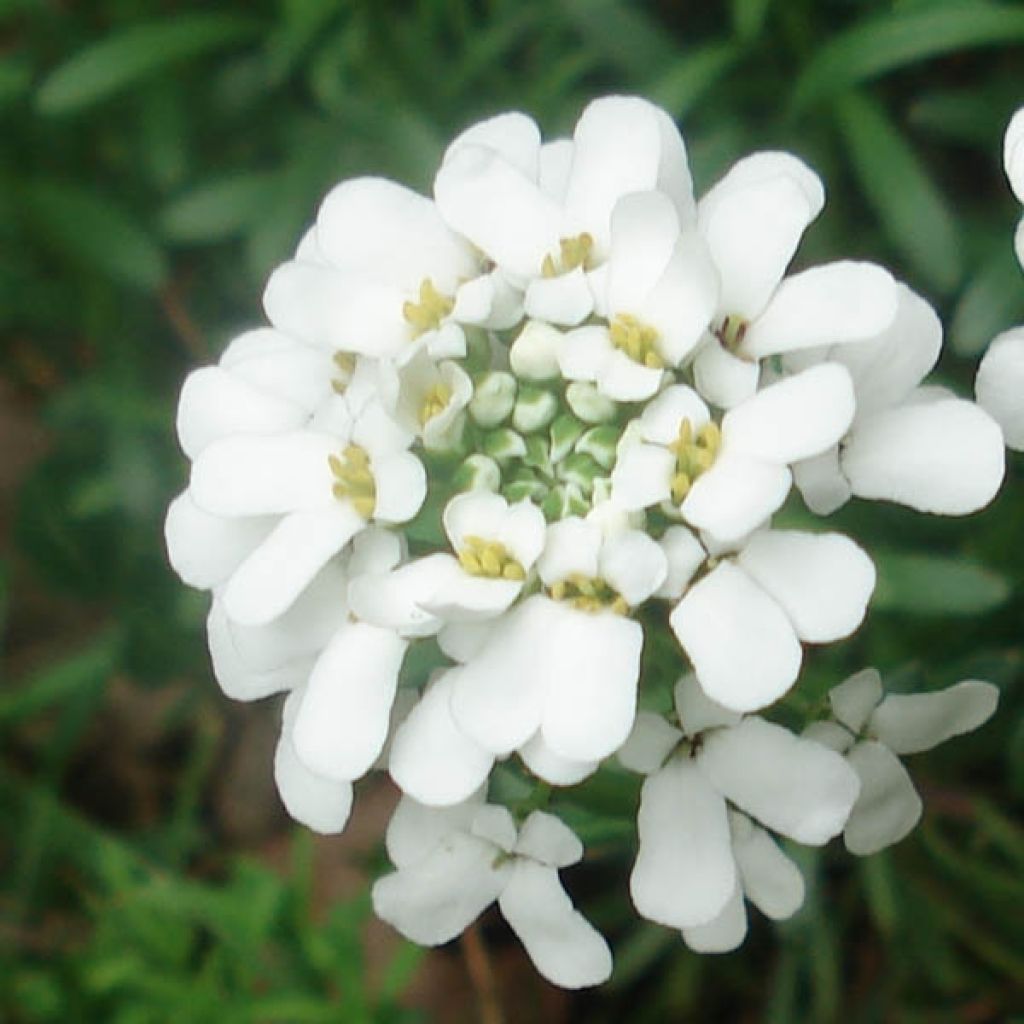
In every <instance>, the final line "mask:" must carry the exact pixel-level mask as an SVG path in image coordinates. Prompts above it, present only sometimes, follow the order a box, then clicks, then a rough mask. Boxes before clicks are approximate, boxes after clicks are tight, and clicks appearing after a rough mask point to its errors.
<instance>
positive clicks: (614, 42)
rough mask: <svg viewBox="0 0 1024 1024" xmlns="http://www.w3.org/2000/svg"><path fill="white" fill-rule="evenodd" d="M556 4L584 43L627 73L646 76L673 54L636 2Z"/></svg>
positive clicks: (565, 1) (573, 0)
mask: <svg viewBox="0 0 1024 1024" xmlns="http://www.w3.org/2000/svg"><path fill="white" fill-rule="evenodd" d="M559 6H560V7H561V8H562V10H563V11H564V13H565V15H566V17H567V19H568V20H569V21H570V22H571V23H572V24H573V25H574V26H575V28H576V29H577V30H578V31H579V33H580V35H581V36H582V37H583V39H584V40H585V41H586V43H587V44H588V45H589V46H591V47H593V48H594V49H595V50H597V51H598V52H599V53H600V54H601V56H602V57H604V58H605V60H607V61H608V62H609V63H610V64H612V65H614V66H615V67H617V68H619V69H620V70H621V71H625V72H626V73H627V74H632V75H639V76H642V77H644V78H646V77H648V76H650V75H651V73H652V72H657V70H658V69H659V68H664V67H667V66H668V65H669V63H670V62H671V61H672V60H673V58H674V57H675V49H674V47H673V46H672V43H671V42H670V41H669V39H668V38H667V37H666V36H665V34H664V32H662V31H661V30H660V28H659V27H658V26H657V25H656V24H655V23H654V21H653V20H652V19H651V18H650V17H649V16H648V15H647V14H646V13H645V12H644V10H643V9H642V8H641V7H639V6H638V5H630V4H627V3H623V2H622V0H561V3H560V4H559Z"/></svg>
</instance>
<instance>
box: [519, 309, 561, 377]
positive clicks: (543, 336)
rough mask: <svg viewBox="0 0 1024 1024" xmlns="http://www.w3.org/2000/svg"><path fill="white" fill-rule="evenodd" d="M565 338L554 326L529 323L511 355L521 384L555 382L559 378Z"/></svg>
mask: <svg viewBox="0 0 1024 1024" xmlns="http://www.w3.org/2000/svg"><path fill="white" fill-rule="evenodd" d="M564 338H565V335H564V334H563V333H562V332H561V331H560V330H558V329H557V328H555V327H552V326H551V325H550V324H545V323H541V321H539V320H528V321H527V322H526V325H525V326H524V327H523V329H522V330H521V331H520V332H519V334H518V335H517V336H516V340H515V341H513V342H512V347H511V348H510V349H509V352H508V361H509V366H510V367H511V368H512V372H513V373H514V374H515V375H516V376H517V377H519V378H520V379H521V380H553V379H554V378H555V377H557V376H558V374H559V369H558V355H559V352H560V351H561V349H562V345H563V343H564Z"/></svg>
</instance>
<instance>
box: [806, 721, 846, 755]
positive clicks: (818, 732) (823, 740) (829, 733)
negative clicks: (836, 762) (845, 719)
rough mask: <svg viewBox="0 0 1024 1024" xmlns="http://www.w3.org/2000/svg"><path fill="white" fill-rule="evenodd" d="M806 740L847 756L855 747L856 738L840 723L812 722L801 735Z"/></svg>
mask: <svg viewBox="0 0 1024 1024" xmlns="http://www.w3.org/2000/svg"><path fill="white" fill-rule="evenodd" d="M800 735H801V736H803V737H804V738H805V739H808V740H813V742H815V743H820V744H821V745H822V746H823V747H828V749H829V750H834V751H835V752H836V753H837V754H845V753H846V752H847V751H848V750H849V749H850V747H852V746H853V744H854V742H855V740H856V737H855V736H854V735H853V734H852V733H851V732H850V731H849V729H847V728H845V727H844V726H842V725H840V724H839V723H838V722H830V721H827V720H826V721H819V722H811V724H810V725H809V726H807V728H806V729H804V731H803V732H802V733H801V734H800Z"/></svg>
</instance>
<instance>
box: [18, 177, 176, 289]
mask: <svg viewBox="0 0 1024 1024" xmlns="http://www.w3.org/2000/svg"><path fill="white" fill-rule="evenodd" d="M25 210H26V213H27V215H28V217H29V218H30V220H31V221H32V222H33V224H34V227H35V229H36V230H37V231H38V233H39V235H40V236H41V237H42V239H43V240H44V241H45V242H47V243H48V244H49V245H50V247H51V248H53V249H56V250H58V251H59V252H61V253H62V254H63V255H65V256H67V257H69V258H71V259H72V260H73V261H74V262H76V263H78V264H80V265H81V266H84V267H87V268H92V269H95V270H98V271H100V272H102V273H104V274H106V275H107V276H109V277H112V278H114V279H115V280H116V281H119V282H120V283H122V284H129V285H134V286H135V287H138V288H143V289H146V290H150V291H152V290H155V289H156V288H158V287H159V286H160V285H161V283H162V282H163V280H164V278H165V277H166V276H167V263H166V260H165V258H164V254H163V250H161V249H160V248H159V246H158V245H157V244H156V243H155V242H154V241H153V239H152V238H151V236H150V235H149V233H148V232H147V231H146V229H145V228H143V227H142V226H141V225H139V224H138V223H137V222H136V221H135V220H134V218H133V217H132V216H131V214H129V213H128V212H127V211H125V210H124V209H123V208H122V207H121V206H120V205H119V204H117V203H115V202H114V201H113V200H111V199H107V198H106V197H104V196H101V195H98V194H97V193H95V192H92V191H90V190H88V189H86V188H83V187H81V186H79V185H72V184H64V183H61V182H55V181H35V182H33V183H31V184H30V185H28V186H27V188H26V190H25Z"/></svg>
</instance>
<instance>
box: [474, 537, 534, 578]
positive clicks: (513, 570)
mask: <svg viewBox="0 0 1024 1024" xmlns="http://www.w3.org/2000/svg"><path fill="white" fill-rule="evenodd" d="M459 564H460V565H461V566H462V568H463V569H465V570H466V572H468V573H469V574H470V576H486V577H487V578H488V579H492V580H497V579H503V580H512V581H514V582H516V583H519V582H521V581H522V580H525V579H526V570H525V569H524V568H523V566H522V563H521V562H518V561H517V560H516V558H515V556H513V555H512V554H511V553H510V552H509V550H508V548H506V547H505V545H504V544H502V543H500V542H499V541H496V540H484V538H483V537H464V538H463V546H462V549H461V550H460V551H459Z"/></svg>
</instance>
